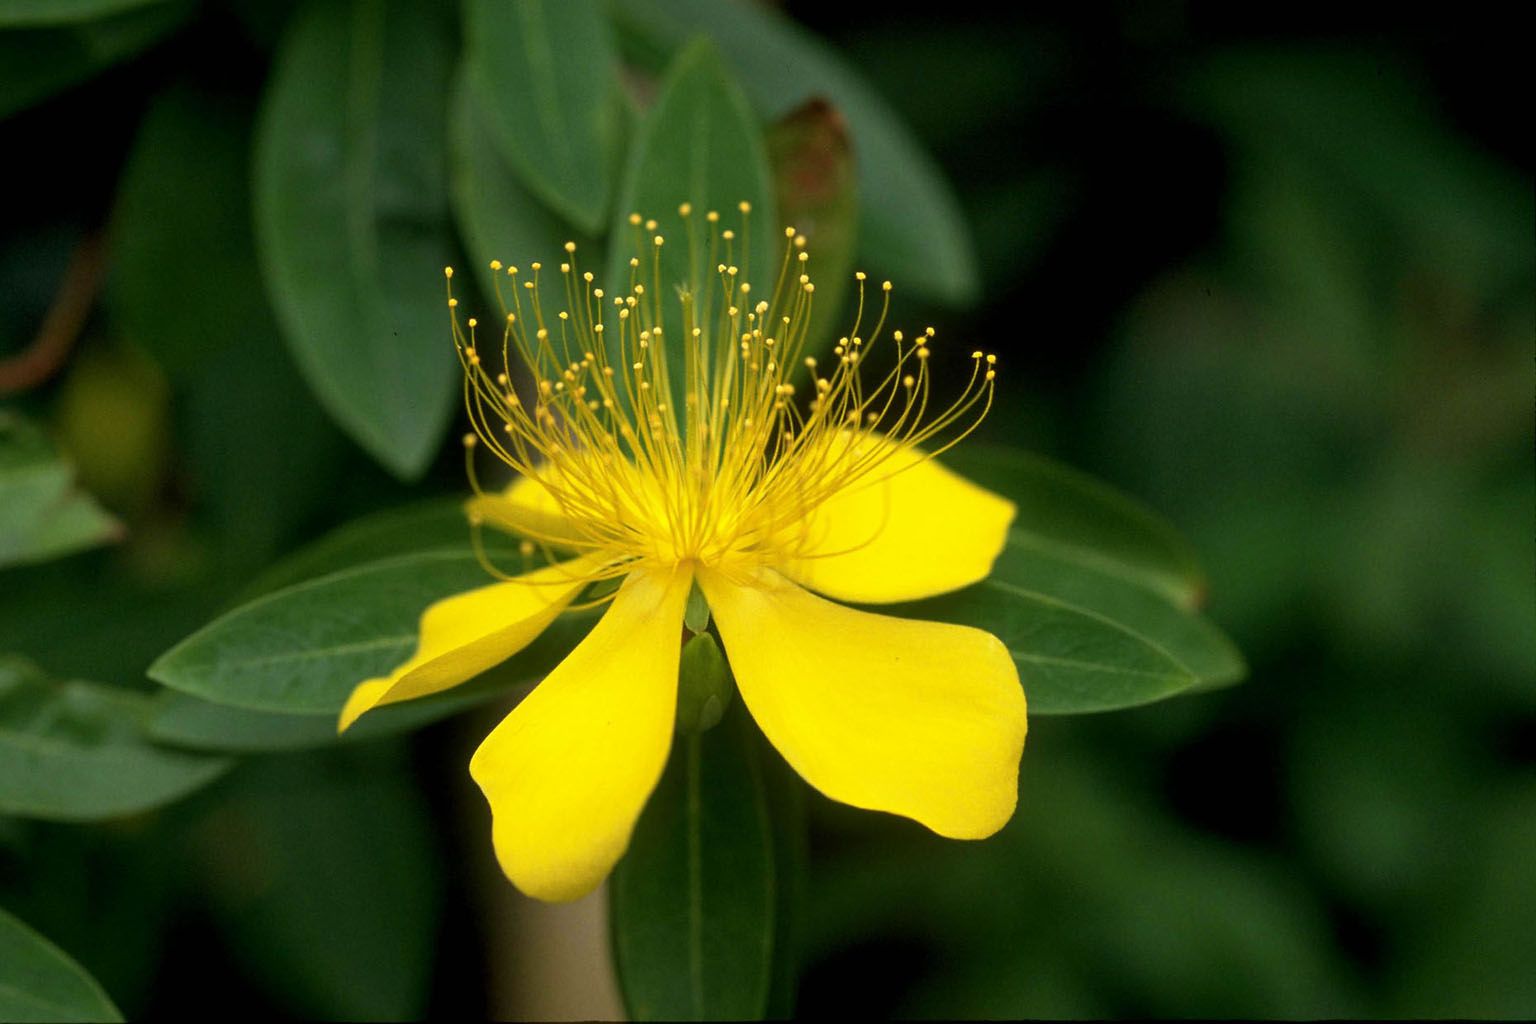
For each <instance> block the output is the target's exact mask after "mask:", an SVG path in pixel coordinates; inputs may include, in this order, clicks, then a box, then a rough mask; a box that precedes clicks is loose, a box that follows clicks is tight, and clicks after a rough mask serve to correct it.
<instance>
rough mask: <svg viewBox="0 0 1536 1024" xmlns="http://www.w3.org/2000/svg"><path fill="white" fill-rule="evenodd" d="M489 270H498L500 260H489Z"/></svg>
mask: <svg viewBox="0 0 1536 1024" xmlns="http://www.w3.org/2000/svg"><path fill="white" fill-rule="evenodd" d="M491 269H492V270H500V269H501V260H491Z"/></svg>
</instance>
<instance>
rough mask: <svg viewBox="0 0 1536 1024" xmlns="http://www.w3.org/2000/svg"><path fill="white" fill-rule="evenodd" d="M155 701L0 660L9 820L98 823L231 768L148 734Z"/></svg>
mask: <svg viewBox="0 0 1536 1024" xmlns="http://www.w3.org/2000/svg"><path fill="white" fill-rule="evenodd" d="M148 709H149V698H148V697H145V696H143V695H142V694H136V693H131V692H129V691H125V690H119V689H116V688H113V687H110V686H100V685H97V684H94V683H83V682H58V681H55V680H52V679H49V678H47V677H46V676H45V675H44V674H43V673H42V672H41V671H39V670H38V669H37V668H36V667H35V666H32V665H31V664H29V663H27V662H25V661H22V660H20V659H18V658H4V659H0V814H16V815H21V816H23V817H29V818H44V819H47V820H50V821H91V820H95V819H100V818H116V817H121V816H123V815H127V814H136V813H139V812H141V811H146V810H149V809H150V808H153V807H157V806H159V805H161V804H164V803H169V802H170V801H172V800H176V799H178V798H179V797H182V796H185V795H186V794H187V793H190V792H191V791H192V790H194V789H197V788H198V787H199V786H202V785H205V784H206V783H208V782H211V781H213V779H215V778H217V777H218V776H219V775H220V774H221V773H223V771H224V770H225V769H226V768H228V767H229V762H228V761H227V760H225V759H223V758H212V757H201V756H195V755H192V754H186V753H182V752H179V751H174V750H165V749H163V748H160V747H156V746H155V745H154V744H152V743H150V742H149V740H148V739H147V738H146V737H145V734H144V728H143V723H144V717H145V715H146V714H147V712H148Z"/></svg>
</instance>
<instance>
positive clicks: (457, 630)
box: [336, 558, 597, 732]
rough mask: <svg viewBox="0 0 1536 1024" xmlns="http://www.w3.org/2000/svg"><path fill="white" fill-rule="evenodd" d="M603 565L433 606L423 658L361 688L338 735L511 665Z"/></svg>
mask: <svg viewBox="0 0 1536 1024" xmlns="http://www.w3.org/2000/svg"><path fill="white" fill-rule="evenodd" d="M596 564H597V563H596V561H595V560H593V559H585V558H577V559H572V560H571V561H568V562H560V563H557V564H555V565H549V566H545V567H544V568H542V569H538V570H535V571H534V572H531V573H527V574H526V575H523V576H519V577H517V578H516V579H514V580H510V581H508V582H506V583H493V584H491V585H490V586H488V587H479V588H477V589H475V590H469V591H465V592H464V593H462V594H455V595H453V596H452V597H445V598H443V599H442V600H441V601H438V602H437V603H436V604H433V605H432V606H431V607H429V608H428V609H427V610H426V611H425V612H423V613H422V616H421V629H420V639H419V641H418V643H417V647H416V653H415V654H414V655H412V656H411V658H410V660H409V661H406V662H404V663H403V664H401V665H400V666H398V667H397V668H396V669H395V670H394V671H393V672H391V673H390V674H389V675H388V676H384V677H382V678H379V679H369V680H367V681H366V682H363V683H359V684H358V685H357V688H356V689H354V690H353V691H352V695H351V696H350V697H348V698H347V703H346V705H345V706H344V707H343V708H342V709H341V716H340V719H339V720H338V722H337V727H336V731H337V732H345V731H346V730H347V729H348V728H349V727H350V726H351V725H352V723H353V722H355V721H357V719H358V717H359V716H361V715H362V714H363V713H364V712H366V711H369V710H371V709H372V708H376V707H378V706H379V705H381V704H393V703H395V702H397V701H402V700H410V699H411V698H412V697H424V696H426V695H427V694H429V693H437V692H439V691H441V690H447V689H450V688H452V687H454V686H458V685H459V684H460V683H462V682H466V681H467V680H469V679H472V678H474V677H475V676H477V675H479V674H480V673H481V672H484V671H485V670H486V669H488V668H490V667H491V666H492V665H495V664H498V663H499V662H502V661H505V660H506V659H507V658H510V657H511V656H512V655H514V654H516V653H517V652H518V651H520V650H522V649H523V648H524V647H527V646H528V645H529V644H530V643H532V642H533V641H534V640H535V639H536V638H537V637H538V635H539V634H540V633H542V632H544V629H545V627H546V626H548V625H549V624H550V623H551V622H553V621H554V620H555V616H557V615H559V614H560V613H561V612H562V611H564V610H565V607H566V606H567V605H568V604H570V603H571V601H572V600H573V599H574V598H575V597H576V594H577V593H578V592H579V591H580V590H581V588H582V586H583V585H585V583H586V582H587V576H588V573H589V572H590V571H591V570H592V569H593V568H594V567H595V566H596Z"/></svg>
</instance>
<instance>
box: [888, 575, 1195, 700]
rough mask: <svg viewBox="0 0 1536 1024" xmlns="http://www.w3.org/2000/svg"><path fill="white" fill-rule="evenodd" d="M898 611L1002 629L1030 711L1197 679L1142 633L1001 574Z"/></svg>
mask: <svg viewBox="0 0 1536 1024" xmlns="http://www.w3.org/2000/svg"><path fill="white" fill-rule="evenodd" d="M897 614H900V615H902V616H905V617H910V618H914V619H935V620H938V621H940V622H954V623H958V624H961V625H966V626H975V627H976V628H978V629H984V630H986V631H987V632H988V633H991V634H993V635H994V636H996V637H997V638H998V639H1000V640H1001V641H1002V642H1003V643H1004V644H1005V645H1007V647H1008V651H1009V653H1010V654H1012V655H1013V660H1014V661H1015V662H1017V663H1018V666H1019V679H1020V681H1021V682H1022V683H1023V684H1024V695H1025V696H1026V697H1027V698H1028V700H1029V712H1030V714H1032V715H1064V714H1081V713H1084V712H1089V711H1111V710H1114V709H1117V708H1125V707H1133V706H1135V705H1137V704H1147V703H1150V702H1152V701H1155V700H1161V699H1163V698H1164V697H1170V696H1172V695H1173V694H1176V693H1178V692H1180V691H1182V690H1187V689H1189V688H1190V687H1192V686H1194V685H1195V684H1196V682H1197V681H1198V680H1197V679H1196V677H1195V675H1194V674H1193V673H1192V672H1190V671H1189V669H1187V668H1185V667H1184V666H1183V665H1182V664H1180V663H1179V662H1178V661H1177V660H1176V659H1174V658H1173V656H1172V655H1170V654H1169V653H1168V652H1167V651H1165V650H1163V649H1162V648H1161V647H1159V646H1157V645H1156V644H1154V643H1152V642H1151V641H1149V640H1148V639H1146V638H1145V637H1143V636H1141V635H1140V634H1138V633H1135V632H1132V631H1131V630H1129V629H1126V628H1125V627H1123V626H1121V625H1119V624H1118V623H1115V622H1113V621H1111V620H1110V619H1108V618H1105V617H1104V616H1102V615H1097V614H1094V613H1093V612H1090V611H1086V610H1084V609H1082V608H1078V607H1076V606H1074V605H1071V604H1067V603H1065V602H1062V601H1059V600H1057V599H1056V598H1054V597H1050V596H1047V595H1046V594H1043V593H1038V592H1035V591H1031V590H1027V589H1025V588H1023V587H1021V586H1018V585H1016V584H1013V583H1010V582H1007V581H1005V580H1002V579H997V578H991V579H987V580H985V581H983V582H981V583H978V584H976V585H975V586H973V587H967V588H966V589H964V590H961V591H957V592H956V593H953V594H948V595H945V596H944V597H937V598H931V599H929V600H926V601H918V602H913V603H911V604H907V605H903V606H902V607H901V608H900V610H899V611H898V612H897Z"/></svg>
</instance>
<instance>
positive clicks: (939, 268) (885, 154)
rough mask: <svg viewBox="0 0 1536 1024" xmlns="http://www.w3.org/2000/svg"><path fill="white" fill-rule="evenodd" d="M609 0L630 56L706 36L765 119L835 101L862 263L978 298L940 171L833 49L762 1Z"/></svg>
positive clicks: (959, 222) (942, 295)
mask: <svg viewBox="0 0 1536 1024" xmlns="http://www.w3.org/2000/svg"><path fill="white" fill-rule="evenodd" d="M609 2H610V8H611V9H612V10H613V12H614V15H615V17H616V18H617V19H618V24H619V27H620V32H621V33H622V34H621V43H623V44H624V45H625V47H626V50H627V51H630V52H635V53H637V54H640V53H643V51H645V50H647V49H649V50H652V51H654V50H660V51H661V52H668V51H670V50H672V49H675V48H676V47H677V46H679V45H680V44H681V43H682V42H683V41H684V40H685V39H687V38H688V37H689V36H690V35H691V34H692V33H695V32H706V33H708V34H709V36H710V38H711V39H713V40H714V41H715V43H716V45H718V46H719V47H720V49H721V51H722V52H723V53H724V54H725V55H726V57H727V58H728V59H729V60H730V62H731V66H732V67H733V68H734V69H735V71H736V73H737V74H738V75H739V76H740V79H741V84H742V87H743V88H744V89H745V90H746V92H747V95H748V96H750V97H751V98H752V101H753V103H754V104H755V105H756V107H757V109H758V110H760V111H762V113H763V114H764V115H766V116H768V117H779V116H781V115H783V114H784V113H786V112H787V111H789V110H792V109H794V108H795V107H797V106H799V105H800V104H802V103H804V102H805V101H806V100H808V99H810V98H812V97H816V96H822V97H825V98H827V99H829V100H830V101H831V102H832V104H833V105H834V106H835V107H837V109H839V110H840V111H842V112H843V113H844V114H845V115H846V116H847V118H848V128H849V133H850V135H851V136H852V139H853V151H854V155H855V157H856V158H857V160H858V175H859V195H860V197H861V201H862V203H863V206H862V208H861V223H860V237H859V253H860V257H861V259H862V260H863V261H865V262H867V263H868V264H869V269H871V270H873V271H878V272H880V273H882V274H885V275H887V276H890V277H893V278H896V279H897V283H898V284H899V285H900V286H902V287H904V288H911V289H912V290H913V291H914V292H917V293H920V294H924V295H928V296H931V297H933V298H936V299H942V300H944V301H948V302H970V301H973V300H974V299H975V296H976V291H977V269H976V253H975V249H974V247H973V245H972V242H971V237H970V231H969V229H968V228H967V227H966V224H965V220H964V217H963V215H962V214H961V212H960V205H959V202H958V200H957V199H956V198H955V195H954V193H953V192H952V191H951V189H950V187H949V184H948V183H947V182H946V181H945V180H944V176H943V173H942V172H941V171H940V170H939V168H938V166H937V165H936V164H935V163H934V161H933V158H932V157H931V156H929V155H928V153H927V151H926V150H925V149H924V148H923V146H922V144H921V143H920V142H919V141H918V140H917V138H916V137H915V136H913V134H912V132H911V131H910V130H909V129H908V128H907V127H906V125H905V124H903V123H902V121H901V119H900V118H899V117H898V116H897V115H896V113H895V111H893V110H892V109H891V107H890V105H889V104H887V103H886V101H885V100H884V99H883V98H882V97H881V96H880V95H879V94H878V93H876V92H875V90H874V89H873V88H872V87H871V86H870V85H869V83H867V82H865V81H864V80H863V79H862V78H860V77H859V75H858V73H857V72H856V71H855V70H854V69H853V68H852V67H850V66H849V65H848V64H847V63H846V62H845V61H844V60H843V59H842V58H841V57H840V56H838V55H837V54H836V53H835V52H834V51H833V50H832V49H831V47H829V46H827V45H826V44H825V43H823V42H821V41H820V40H817V39H816V38H814V37H813V36H812V35H811V34H810V33H808V32H805V31H804V30H802V29H800V28H799V27H798V26H796V25H794V24H792V23H791V22H789V21H787V20H786V19H784V18H783V17H781V16H779V15H777V14H775V13H774V12H772V11H770V10H768V9H767V7H765V6H763V5H760V4H754V3H740V2H723V0H665V2H660V0H609ZM626 35H627V36H629V37H630V38H629V39H628V40H626V39H625V38H624V36H626Z"/></svg>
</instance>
